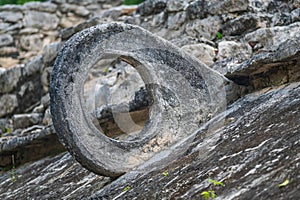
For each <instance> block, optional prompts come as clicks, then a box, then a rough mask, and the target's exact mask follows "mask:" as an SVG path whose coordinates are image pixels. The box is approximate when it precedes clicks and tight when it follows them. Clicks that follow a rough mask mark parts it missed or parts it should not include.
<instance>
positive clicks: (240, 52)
mask: <svg viewBox="0 0 300 200" xmlns="http://www.w3.org/2000/svg"><path fill="white" fill-rule="evenodd" d="M251 56H252V48H251V46H250V45H249V44H248V43H238V42H233V41H221V42H219V44H218V55H217V58H218V60H223V59H225V58H235V59H237V60H240V61H244V60H247V59H249V58H250V57H251Z"/></svg>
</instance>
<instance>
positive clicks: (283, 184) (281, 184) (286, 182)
mask: <svg viewBox="0 0 300 200" xmlns="http://www.w3.org/2000/svg"><path fill="white" fill-rule="evenodd" d="M289 182H290V181H289V179H286V180H285V181H284V182H283V183H280V184H279V185H278V187H280V188H281V187H284V186H287V184H289Z"/></svg>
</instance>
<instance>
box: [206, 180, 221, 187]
mask: <svg viewBox="0 0 300 200" xmlns="http://www.w3.org/2000/svg"><path fill="white" fill-rule="evenodd" d="M208 182H210V183H212V184H213V185H221V186H224V183H222V182H219V181H216V180H214V179H208Z"/></svg>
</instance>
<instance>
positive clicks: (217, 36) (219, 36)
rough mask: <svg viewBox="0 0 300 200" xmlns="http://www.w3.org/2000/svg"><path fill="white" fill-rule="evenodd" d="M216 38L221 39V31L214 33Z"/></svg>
mask: <svg viewBox="0 0 300 200" xmlns="http://www.w3.org/2000/svg"><path fill="white" fill-rule="evenodd" d="M216 38H217V39H218V40H221V39H222V38H223V35H222V33H220V32H217V34H216Z"/></svg>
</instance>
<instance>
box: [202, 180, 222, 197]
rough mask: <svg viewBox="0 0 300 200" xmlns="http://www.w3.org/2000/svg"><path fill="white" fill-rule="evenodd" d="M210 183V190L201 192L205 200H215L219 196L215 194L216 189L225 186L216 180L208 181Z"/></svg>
mask: <svg viewBox="0 0 300 200" xmlns="http://www.w3.org/2000/svg"><path fill="white" fill-rule="evenodd" d="M208 182H209V183H211V184H210V186H209V189H210V190H207V191H206V190H205V191H202V192H201V196H202V198H203V199H205V200H208V199H215V198H217V194H216V192H215V190H213V189H214V187H218V186H225V185H224V183H222V182H220V181H216V180H214V179H210V178H209V179H208Z"/></svg>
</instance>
